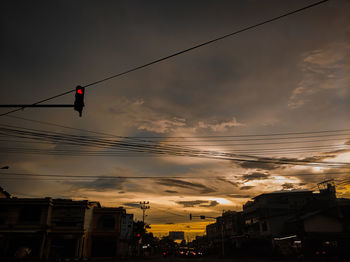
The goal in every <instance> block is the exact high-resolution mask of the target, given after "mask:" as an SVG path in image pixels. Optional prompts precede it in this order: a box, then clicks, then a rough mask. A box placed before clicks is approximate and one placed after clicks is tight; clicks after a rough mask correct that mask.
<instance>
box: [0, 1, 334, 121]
mask: <svg viewBox="0 0 350 262" xmlns="http://www.w3.org/2000/svg"><path fill="white" fill-rule="evenodd" d="M327 1H328V0H322V1H319V2H316V3H313V4H310V5H307V6H305V7H302V8H299V9H296V10H294V11H290V12H287V13H285V14H283V15H279V16H276V17H274V18H271V19H268V20H265V21H263V22H260V23H257V24H254V25H251V26H248V27H245V28H243V29H240V30H237V31H235V32H233V33H229V34H226V35H223V36H220V37H217V38H215V39H212V40H209V41H206V42H203V43H201V44H198V45H195V46H192V47H190V48H187V49H184V50H181V51H178V52H176V53H173V54H171V55H168V56H165V57H162V58H159V59H156V60H153V61H151V62H149V63H146V64H143V65H141V66H137V67H134V68H131V69H128V70H126V71H124V72H121V73H118V74H115V75H112V76H109V77H106V78H103V79H101V80H98V81H95V82H92V83H89V84H86V85H84V86H82V87H85V88H86V87H89V86H93V85H96V84H100V83H102V82H105V81H108V80H110V79H113V78H117V77H120V76H123V75H126V74H128V73H131V72H134V71H137V70H139V69H142V68H145V67H148V66H151V65H154V64H157V63H160V62H162V61H165V60H168V59H170V58H173V57H175V56H178V55H181V54H184V53H187V52H190V51H192V50H195V49H197V48H200V47H203V46H206V45H209V44H212V43H214V42H217V41H220V40H223V39H225V38H228V37H231V36H234V35H237V34H239V33H242V32H245V31H248V30H250V29H254V28H256V27H259V26H262V25H265V24H267V23H271V22H273V21H276V20H279V19H281V18H284V17H287V16H290V15H293V14H295V13H299V12H302V11H304V10H306V9H309V8H312V7H315V6H318V5H320V4H323V3H325V2H327ZM74 91H75V89H72V90H68V91H66V92H63V93H61V94H58V95H55V96H52V97H49V98H46V99H43V100H40V101H38V102H36V103H34V104H32V105H37V104H40V103H43V102H46V101H49V100H52V99H54V98H57V97H61V96H64V95H67V94H69V93H72V92H74ZM24 108H25V107H21V108H18V109H14V110H11V111H9V112H6V113H3V114H0V116H5V115H8V114H11V113H13V112H17V111H19V110H23V109H24Z"/></svg>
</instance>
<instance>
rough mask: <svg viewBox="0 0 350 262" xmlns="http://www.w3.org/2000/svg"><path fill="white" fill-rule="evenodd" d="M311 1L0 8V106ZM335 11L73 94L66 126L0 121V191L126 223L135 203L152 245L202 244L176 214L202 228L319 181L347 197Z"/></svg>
mask: <svg viewBox="0 0 350 262" xmlns="http://www.w3.org/2000/svg"><path fill="white" fill-rule="evenodd" d="M314 2H316V1H306V0H298V1H283V2H282V1H277V0H276V1H273V0H264V1H258V0H255V1H253V0H249V1H243V0H237V1H219V2H218V1H199V0H197V1H98V2H97V1H50V3H48V2H46V1H5V2H3V3H2V8H1V11H0V12H1V15H0V20H1V23H0V24H1V35H2V41H1V42H0V54H1V59H0V72H1V78H0V82H1V83H0V91H1V96H0V104H30V103H34V102H37V101H39V100H42V99H45V98H48V97H52V96H54V95H57V94H60V93H63V92H65V91H69V90H71V89H74V88H75V86H77V85H88V84H90V83H92V82H95V81H98V80H100V79H103V78H105V77H108V76H111V75H114V74H117V73H120V72H123V71H125V70H128V69H131V68H134V67H136V66H140V65H143V64H146V63H148V62H150V61H153V60H156V59H159V58H161V57H164V56H167V55H170V54H172V53H175V52H178V51H181V50H183V49H186V48H189V47H192V46H194V45H197V44H200V43H202V42H206V41H209V40H211V39H214V38H216V37H219V36H222V35H225V34H228V33H231V32H234V31H237V30H239V29H242V28H245V27H247V26H251V25H254V24H257V23H259V22H262V21H265V20H268V19H271V18H273V17H276V16H279V15H282V14H284V13H287V12H289V11H292V10H295V9H299V8H302V7H304V6H307V5H310V4H312V3H314ZM349 13H350V2H349V1H347V0H339V1H335V0H331V1H328V2H326V3H324V4H321V5H318V6H315V7H313V8H310V9H307V10H305V11H303V12H300V13H297V14H294V15H291V16H288V17H285V18H283V19H280V20H278V21H274V22H272V23H269V24H265V25H263V26H261V27H258V28H255V29H251V30H248V31H245V32H242V33H240V34H237V35H235V36H232V37H229V38H226V39H224V40H222V41H218V42H215V43H213V44H210V45H207V46H204V47H201V48H198V49H196V50H193V51H191V52H188V53H185V54H182V55H179V56H177V57H174V58H171V59H168V60H166V61H163V62H161V63H158V64H155V65H152V66H149V67H147V68H144V69H141V70H138V71H135V72H132V73H129V74H126V75H124V76H121V77H118V78H114V79H111V80H109V81H105V82H103V83H100V84H96V85H93V86H89V87H87V89H86V93H85V105H86V107H85V108H84V111H83V117H81V118H80V117H79V116H78V113H77V112H75V111H73V109H71V108H55V109H53V108H47V109H45V108H40V109H35V108H29V109H25V110H21V111H18V112H15V113H13V114H9V115H6V116H0V125H1V126H0V147H1V151H0V152H1V154H0V166H5V165H8V166H9V167H10V168H9V169H8V170H1V171H2V172H1V177H0V185H1V186H2V187H3V188H5V189H6V190H7V191H9V192H10V193H12V194H14V195H16V196H20V197H43V196H52V197H61V198H63V197H64V198H74V199H90V200H98V201H100V202H101V203H102V204H103V205H105V206H124V207H126V208H127V210H128V212H130V213H134V214H135V217H136V218H137V219H141V210H140V209H139V206H138V203H139V202H140V201H149V202H150V206H151V209H150V210H148V211H147V215H148V216H147V217H146V222H148V223H150V224H151V226H152V230H153V232H154V233H156V234H166V233H167V231H168V230H184V231H186V232H188V233H189V234H192V235H194V234H202V233H203V232H204V231H203V230H204V229H205V224H206V223H208V222H210V221H207V222H203V221H198V220H195V221H192V222H190V221H189V219H188V215H189V213H193V214H195V215H207V216H218V215H220V214H221V212H222V211H223V210H241V208H242V204H243V203H245V202H246V201H248V200H249V199H250V198H251V197H254V196H256V195H258V194H261V193H263V192H271V191H276V190H292V189H311V190H316V189H317V183H318V182H320V181H322V180H325V179H331V178H333V179H335V181H336V183H337V185H338V187H337V189H338V195H339V196H340V197H350V187H349V186H348V185H347V182H348V180H346V179H347V178H348V176H349V170H350V167H349V164H348V162H350V151H349V148H350V118H349V115H350V102H349V101H350V88H349V83H350V79H349V76H350V44H349V43H350V41H349V40H350V18H349V15H348V14H349ZM73 101H74V93H70V94H68V95H65V96H62V97H59V98H57V99H55V100H51V101H50V102H48V103H56V104H72V103H73ZM8 110H9V109H8V108H2V109H1V111H0V114H1V113H5V112H7V111H8ZM15 117H17V118H15ZM18 117H19V118H18ZM29 120H30V121H29ZM33 120H35V121H41V122H35V121H33ZM78 129H79V130H78ZM88 131H90V132H88ZM58 135H59V136H60V137H63V138H62V139H61V138H60V139H61V140H60V139H58V138H57V136H58ZM82 139H83V140H84V139H85V140H84V141H83V142H84V144H82V143H83V142H81V141H82ZM86 139H87V140H89V141H91V140H93V139H95V140H94V141H96V140H98V142H94V143H91V142H86V141H87V140H86ZM77 140H79V143H78V142H76V141H77ZM67 141H70V142H69V143H68V142H67ZM72 141H73V142H72ZM130 143H132V145H131V144H130ZM145 145H146V147H147V148H148V149H147V150H146V151H145V152H141V153H140V152H135V150H134V151H132V150H131V149H130V148H134V147H135V146H136V147H137V148H140V146H141V147H142V148H144V147H145ZM188 152H191V153H188ZM179 155H181V156H179ZM263 158H264V159H263ZM265 158H268V159H265ZM241 160H242V161H241ZM329 162H333V163H334V164H329ZM5 173H11V174H7V175H4V174H5ZM19 174H21V175H19ZM28 174H30V175H32V176H29V175H28ZM33 175H49V176H48V177H45V176H33ZM72 176H75V177H72ZM79 176H80V177H79ZM86 176H90V178H86ZM116 176H117V177H118V178H113V177H116ZM150 177H152V178H150Z"/></svg>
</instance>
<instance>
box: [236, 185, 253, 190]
mask: <svg viewBox="0 0 350 262" xmlns="http://www.w3.org/2000/svg"><path fill="white" fill-rule="evenodd" d="M252 188H254V186H242V187H240V188H239V190H249V189H252Z"/></svg>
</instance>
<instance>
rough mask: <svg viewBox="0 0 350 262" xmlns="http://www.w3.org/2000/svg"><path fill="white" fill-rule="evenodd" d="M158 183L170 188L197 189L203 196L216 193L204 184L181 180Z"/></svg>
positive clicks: (167, 179)
mask: <svg viewBox="0 0 350 262" xmlns="http://www.w3.org/2000/svg"><path fill="white" fill-rule="evenodd" d="M157 183H158V184H160V185H163V186H169V187H178V188H188V189H197V190H199V191H200V192H201V193H203V194H207V193H212V192H215V190H214V189H213V188H210V187H207V186H205V185H203V184H200V183H193V182H188V181H183V180H179V179H172V178H166V179H161V180H159V181H158V182H157Z"/></svg>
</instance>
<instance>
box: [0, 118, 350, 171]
mask: <svg viewBox="0 0 350 262" xmlns="http://www.w3.org/2000/svg"><path fill="white" fill-rule="evenodd" d="M1 126H7V127H0V133H2V134H8V135H9V136H14V137H21V138H30V139H35V138H36V139H37V138H40V139H41V140H42V139H46V140H49V141H51V142H57V141H58V142H65V143H69V144H72V145H83V146H88V147H91V146H95V147H101V148H112V147H117V149H121V150H128V151H133V152H142V153H155V154H168V155H175V156H188V157H189V156H190V157H202V158H215V159H222V160H231V161H238V162H240V161H248V162H256V161H258V162H261V161H262V160H263V161H264V162H272V163H279V164H293V165H300V164H304V163H308V164H310V165H313V164H321V165H329V166H335V165H344V164H347V163H346V162H324V161H323V162H320V161H307V160H294V159H293V160H292V161H290V160H288V159H268V158H266V157H264V158H261V157H259V159H258V160H257V159H256V158H257V157H256V156H251V155H243V154H233V153H226V152H216V151H208V150H198V149H194V148H189V147H188V146H187V147H183V146H181V147H180V146H177V145H160V144H150V143H149V141H146V143H139V142H138V143H136V142H135V141H131V142H130V141H122V140H108V139H99V138H96V137H89V136H83V135H67V134H64V133H58V132H48V131H45V133H44V132H43V131H41V132H39V130H36V129H29V128H20V129H19V128H17V129H16V128H15V127H14V126H9V125H1ZM237 157H243V158H248V159H239V158H237Z"/></svg>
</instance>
